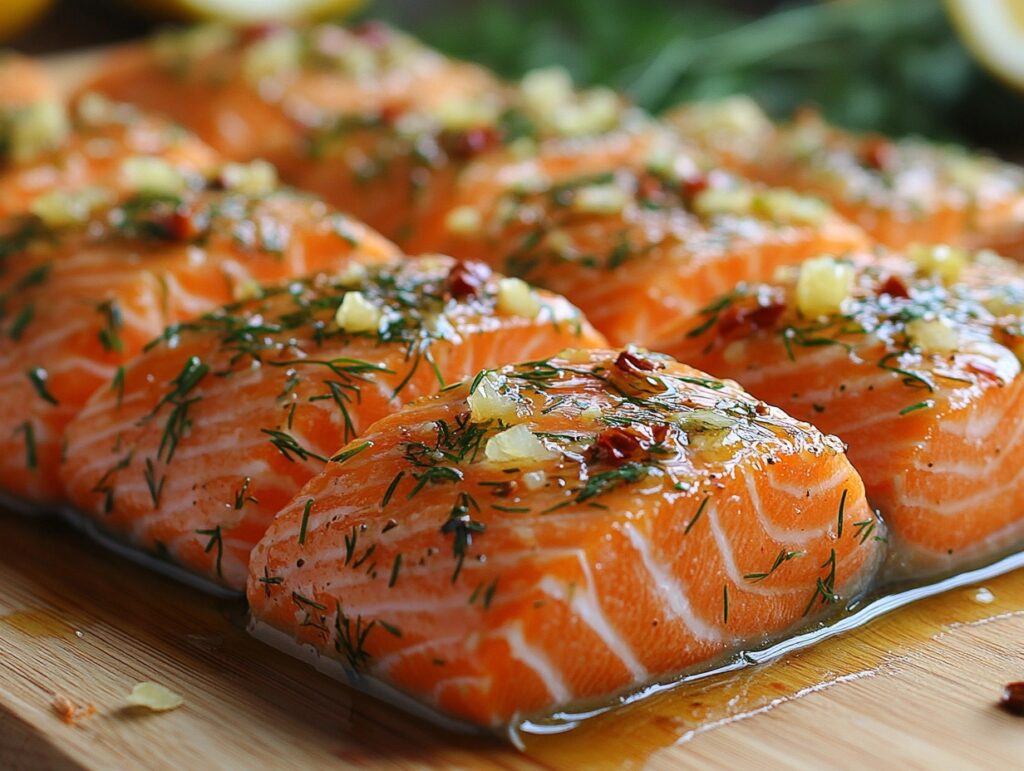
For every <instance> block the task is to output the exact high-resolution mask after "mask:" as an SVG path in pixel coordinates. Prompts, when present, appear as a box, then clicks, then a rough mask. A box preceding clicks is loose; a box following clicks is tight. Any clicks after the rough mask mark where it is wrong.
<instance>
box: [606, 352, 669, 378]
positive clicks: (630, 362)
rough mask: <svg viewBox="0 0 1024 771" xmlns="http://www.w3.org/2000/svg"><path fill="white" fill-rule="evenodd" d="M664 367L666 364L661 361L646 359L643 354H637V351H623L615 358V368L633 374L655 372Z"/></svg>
mask: <svg viewBox="0 0 1024 771" xmlns="http://www.w3.org/2000/svg"><path fill="white" fill-rule="evenodd" d="M664 367H665V365H664V364H662V363H661V362H660V361H651V360H650V359H645V358H643V357H642V356H637V355H636V354H635V353H631V352H630V351H622V352H621V353H620V354H619V355H618V356H617V357H616V358H615V368H616V369H619V370H622V371H623V372H626V373H628V374H631V375H637V374H642V373H644V372H653V371H654V370H656V369H663V368H664Z"/></svg>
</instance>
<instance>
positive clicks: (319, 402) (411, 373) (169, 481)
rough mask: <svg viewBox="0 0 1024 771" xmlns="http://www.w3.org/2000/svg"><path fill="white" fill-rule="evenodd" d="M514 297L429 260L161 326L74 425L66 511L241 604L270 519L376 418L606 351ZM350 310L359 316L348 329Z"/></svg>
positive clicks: (588, 334) (552, 310) (567, 312)
mask: <svg viewBox="0 0 1024 771" xmlns="http://www.w3.org/2000/svg"><path fill="white" fill-rule="evenodd" d="M516 283H518V282H513V285H515V284H516ZM508 287H509V283H508V282H507V281H506V282H504V283H502V280H501V279H500V277H497V276H493V275H491V273H490V271H489V270H488V269H487V268H486V266H484V265H482V264H469V263H461V262H455V261H454V260H452V259H450V258H443V257H429V258H422V259H420V260H414V261H410V262H408V263H407V264H405V265H404V266H402V267H401V268H396V267H377V268H372V269H370V271H369V273H364V274H361V275H355V276H353V277H350V278H348V279H346V280H344V281H343V282H342V283H338V281H325V280H317V281H303V282H295V283H293V284H291V285H289V286H288V287H287V288H281V289H278V290H273V291H271V292H270V293H269V294H268V295H267V296H266V297H265V298H263V299H259V300H252V301H249V302H246V303H243V304H241V305H234V306H229V307H228V308H226V309H224V310H220V311H215V312H213V313H211V314H209V315H207V316H204V317H203V318H202V319H200V320H199V321H195V322H187V323H184V324H179V325H176V326H174V327H171V328H170V329H168V331H167V332H166V333H165V334H164V337H163V340H162V341H161V342H160V343H158V344H157V345H155V346H154V347H152V348H151V349H150V350H148V351H147V352H146V353H144V354H142V355H141V356H140V357H139V358H137V359H135V360H134V361H133V362H132V363H131V364H130V365H128V367H127V368H126V369H125V371H124V377H123V381H122V387H121V388H119V389H118V390H117V391H116V392H115V391H114V390H112V389H101V390H100V391H98V392H97V393H96V394H95V395H94V396H93V398H92V399H91V400H90V402H89V403H88V405H87V406H86V407H85V408H84V409H83V410H82V412H81V413H80V414H79V416H78V418H76V420H74V421H73V422H72V423H71V425H70V426H69V427H68V430H67V445H68V447H67V460H66V462H65V464H64V466H63V478H64V482H65V487H66V490H67V492H68V497H69V499H70V500H71V501H72V502H73V503H74V504H75V505H76V506H77V507H78V509H79V510H81V511H84V512H87V513H88V514H89V515H91V516H92V517H94V518H95V519H96V520H97V521H98V522H100V523H101V524H102V526H103V527H104V528H106V529H107V530H108V531H111V532H113V533H114V534H115V535H117V536H119V537H121V538H122V539H123V540H126V541H129V542H131V543H132V544H134V545H137V546H140V547H142V548H145V549H147V550H149V551H150V552H155V553H157V554H160V555H163V556H166V557H168V558H169V559H172V560H174V561H176V562H178V563H180V564H182V565H184V566H185V567H187V568H188V569H189V570H192V571H194V572H196V573H199V574H201V575H204V576H205V577H207V578H210V579H212V580H214V581H217V582H220V583H222V584H224V585H226V586H228V587H230V588H234V589H238V590H239V591H244V589H245V579H246V574H247V568H248V563H249V552H250V550H251V549H252V547H253V545H254V544H255V543H256V541H257V540H259V538H260V537H261V536H262V535H263V533H264V531H265V530H266V527H267V525H268V523H269V522H270V520H271V519H272V518H273V516H274V514H275V513H276V512H277V511H278V510H279V509H280V508H281V507H282V506H284V505H285V504H286V503H287V502H288V501H289V500H291V498H292V496H294V495H295V493H296V492H297V491H298V490H299V489H300V488H301V487H302V485H303V484H304V483H305V482H306V481H307V480H308V479H309V478H310V477H312V476H313V475H315V474H316V473H318V472H319V471H320V470H321V469H322V468H323V465H324V463H325V461H326V460H327V459H328V458H330V457H332V456H333V455H334V454H335V453H336V452H337V451H338V450H339V448H341V447H342V446H343V445H345V444H346V443H347V442H348V441H350V440H351V439H353V438H355V437H356V436H358V435H359V434H360V433H362V432H363V431H364V430H366V428H367V427H368V426H369V425H370V424H372V423H373V422H374V421H376V420H378V419H379V418H382V417H384V416H385V415H388V414H390V413H391V412H394V411H395V410H396V409H398V407H399V406H400V405H401V404H403V403H405V402H407V401H410V400H412V399H415V398H417V397H419V396H422V395H425V394H431V393H434V392H436V391H437V390H438V389H439V388H442V387H444V386H445V385H446V384H447V383H450V382H454V381H458V380H460V379H462V378H464V377H466V376H468V375H472V374H473V373H474V372H476V371H477V370H478V369H480V368H481V367H489V366H497V365H499V364H501V363H502V362H505V361H508V360H509V359H510V358H514V357H516V356H522V355H533V356H550V355H552V354H553V353H557V352H558V351H560V350H562V349H563V348H565V347H566V346H570V345H574V346H578V345H590V346H594V345H601V344H603V339H602V338H601V337H600V336H599V335H597V333H596V332H594V331H593V330H591V329H590V328H589V326H588V325H587V324H586V322H585V321H584V320H583V319H582V317H581V316H580V314H579V312H578V311H577V310H576V309H575V308H573V307H572V306H571V305H569V304H568V303H567V302H566V301H565V300H563V299H562V298H560V297H557V296H554V295H551V294H549V293H546V292H541V293H539V294H535V295H528V297H529V300H528V302H527V303H526V304H525V305H524V306H523V307H522V308H518V307H516V306H515V305H514V304H513V305H512V306H509V302H508V298H507V295H508ZM350 301H358V303H359V305H358V307H359V308H361V309H363V310H364V311H365V312H367V313H368V314H369V316H368V318H367V319H366V322H367V323H365V324H356V325H355V328H354V329H353V325H354V321H353V319H352V318H349V316H351V312H352V311H351V308H353V307H357V306H356V305H354V304H353V302H350ZM339 307H340V308H341V311H339ZM367 307H368V308H369V310H366V309H367ZM379 313H383V314H384V315H382V316H380V317H379V318H375V316H376V315H377V314H379ZM336 314H338V315H337V318H336ZM183 383H185V384H187V386H188V387H187V388H185V386H183V385H182V384H183ZM180 405H186V406H184V407H182V406H180ZM183 410H187V425H188V428H187V429H186V430H178V427H179V426H181V425H184V422H185V420H186V418H185V416H184V415H183Z"/></svg>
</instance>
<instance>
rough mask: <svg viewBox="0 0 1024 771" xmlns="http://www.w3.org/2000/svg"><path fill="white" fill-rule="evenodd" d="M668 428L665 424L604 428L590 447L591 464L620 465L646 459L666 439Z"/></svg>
mask: <svg viewBox="0 0 1024 771" xmlns="http://www.w3.org/2000/svg"><path fill="white" fill-rule="evenodd" d="M668 432H669V427H668V426H667V425H665V424H661V425H657V426H653V427H651V428H648V427H646V426H625V427H619V426H612V427H611V428H606V429H605V430H604V431H602V432H601V433H600V434H598V435H597V438H596V439H595V440H594V443H593V444H592V445H590V448H589V454H590V460H591V461H592V462H604V463H611V464H613V465H621V464H623V463H626V462H627V461H634V460H643V459H645V458H646V457H648V455H649V452H650V449H651V447H652V446H654V445H657V444H662V443H663V442H664V441H665V439H667V438H668Z"/></svg>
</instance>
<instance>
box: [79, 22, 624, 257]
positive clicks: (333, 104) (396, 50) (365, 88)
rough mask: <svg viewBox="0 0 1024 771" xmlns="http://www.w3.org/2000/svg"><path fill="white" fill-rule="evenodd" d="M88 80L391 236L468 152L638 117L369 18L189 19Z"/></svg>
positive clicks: (615, 100) (595, 95) (439, 200)
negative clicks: (296, 25)
mask: <svg viewBox="0 0 1024 771" xmlns="http://www.w3.org/2000/svg"><path fill="white" fill-rule="evenodd" d="M204 36H205V37H204ZM211 36H212V37H211ZM217 36H219V37H217ZM204 40H205V42H203V41H204ZM197 41H198V42H197ZM200 43H202V45H200ZM175 46H176V48H175ZM182 61H187V64H185V65H183V64H182ZM88 87H89V88H92V89H97V90H100V91H102V92H104V93H107V94H110V95H113V96H114V97H116V98H118V99H125V100H128V101H132V102H134V103H137V104H140V105H143V106H145V107H146V108H147V109H152V110H156V111H158V112H162V113H164V114H167V115H170V116H172V117H173V118H174V119H175V120H177V121H179V122H181V123H182V124H183V125H186V126H188V127H189V128H191V129H193V130H194V131H196V132H197V133H198V134H199V135H200V136H202V137H203V138H204V139H206V140H207V141H209V142H210V143H211V144H212V145H213V146H214V147H216V148H217V149H218V150H220V151H221V152H222V153H224V154H225V156H227V157H233V158H243V159H248V158H254V157H264V158H268V159H270V160H271V161H273V162H274V163H275V164H276V165H277V167H278V168H279V169H280V171H281V174H282V177H283V178H284V179H285V180H287V181H288V182H289V183H290V184H293V185H295V186H296V187H299V188H302V189H304V190H309V191H311V192H314V193H316V194H318V195H320V196H322V197H323V198H324V199H325V200H327V201H328V202H330V203H333V204H334V205H336V206H338V207H340V208H342V209H344V210H346V211H348V212H350V213H352V214H353V215H354V216H356V217H358V218H359V219H361V220H363V221H364V222H366V223H368V224H369V225H371V226H372V227H375V228H377V229H378V230H379V231H381V232H382V233H384V234H385V235H387V236H388V237H390V238H393V239H395V240H396V241H398V242H399V243H402V244H404V242H405V239H406V238H408V237H409V236H410V235H411V233H413V232H415V231H416V230H417V229H418V228H419V227H420V223H421V222H422V221H424V220H429V219H430V216H431V213H433V212H436V211H438V210H439V209H440V207H442V206H443V205H444V203H445V202H446V199H447V196H448V195H449V194H450V191H451V187H452V185H453V184H454V180H455V179H456V178H457V177H458V175H459V173H460V171H461V170H462V169H463V168H464V166H465V165H466V164H467V163H468V162H469V161H470V160H472V159H473V158H475V157H477V156H479V155H487V154H489V153H492V152H500V151H501V150H502V149H503V148H505V147H509V146H514V147H516V148H519V149H522V148H523V147H525V146H528V145H529V144H531V143H533V142H536V141H540V140H542V139H543V138H547V137H567V136H574V137H575V136H581V135H587V134H594V133H601V132H604V131H608V130H610V129H612V128H615V127H621V126H622V125H624V124H626V123H630V122H633V121H639V120H642V119H643V117H642V116H641V115H640V113H639V111H637V110H635V109H632V108H629V107H628V106H627V104H626V103H625V101H624V100H623V99H622V98H621V97H620V96H618V95H616V94H615V93H614V92H612V91H610V90H609V89H606V88H595V89H588V90H578V89H575V88H574V86H573V84H572V81H571V79H570V77H569V76H568V74H567V73H565V72H564V71H562V70H559V69H557V68H551V69H545V70H538V71H534V72H531V73H529V74H527V75H526V76H525V77H524V78H523V79H522V81H521V82H519V83H504V82H502V81H500V80H499V79H498V78H497V77H495V76H493V75H491V74H490V73H488V72H486V71H485V70H483V69H482V68H479V67H476V66H473V65H470V64H467V63H463V62H457V61H453V60H450V59H447V58H445V57H443V56H441V55H440V54H438V53H437V52H435V51H431V50H430V49H428V48H426V47H425V46H423V45H422V44H420V43H417V42H415V41H413V40H412V39H410V38H408V37H407V36H405V35H403V34H401V33H397V32H395V31H393V30H390V29H388V28H386V27H383V26H381V25H379V24H375V25H370V26H365V27H356V28H352V29H345V28H343V27H339V26H336V25H320V26H316V27H313V28H309V29H300V30H295V29H288V28H279V29H276V30H269V31H264V32H260V33H256V32H254V31H251V30H250V31H246V30H238V31H234V32H232V31H226V30H224V29H222V28H213V29H207V30H206V31H205V32H204V31H202V28H200V29H199V30H195V31H193V32H190V33H187V34H186V35H185V36H183V37H181V36H179V37H178V38H166V37H163V38H160V39H158V40H156V41H154V42H153V43H150V44H148V45H146V46H136V47H135V48H133V49H130V50H128V51H123V52H120V53H118V54H116V55H115V56H114V57H113V58H112V59H111V60H110V62H109V63H108V65H107V66H106V67H105V68H104V71H103V73H102V74H101V75H100V77H99V78H98V79H97V80H96V81H95V82H93V83H91V84H89V86H88ZM197 103H200V104H202V105H203V107H202V108H200V109H197V108H196V104H197Z"/></svg>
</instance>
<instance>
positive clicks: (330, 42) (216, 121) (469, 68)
mask: <svg viewBox="0 0 1024 771" xmlns="http://www.w3.org/2000/svg"><path fill="white" fill-rule="evenodd" d="M495 88H496V79H495V78H494V76H492V75H491V74H489V73H488V72H487V71H486V70H484V69H483V68H481V67H478V66H476V65H473V64H468V63H464V62H457V61H454V60H451V59H449V58H447V57H445V56H442V55H441V54H440V53H438V52H436V51H434V50H432V49H430V48H428V47H426V46H424V45H423V44H421V43H419V42H418V41H416V40H414V39H412V38H411V37H409V36H408V35H405V34H403V33H401V32H398V31H396V30H393V29H390V28H389V27H387V26H385V25H383V24H379V23H367V24H363V25H359V26H356V27H352V28H346V27H344V26H340V25H337V24H327V23H325V24H318V25H314V26H310V27H301V28H290V27H259V28H238V29H234V28H230V27H227V26H223V25H216V24H211V25H199V26H195V27H191V28H189V29H185V30H182V31H179V32H170V33H164V34H162V35H160V36H158V37H155V38H153V39H151V40H150V41H147V42H143V43H139V44H134V45H129V46H125V47H123V48H121V49H118V50H116V51H115V52H113V53H112V54H111V55H110V57H109V58H108V60H107V61H106V62H105V63H104V64H103V65H101V69H100V73H99V75H98V76H97V77H96V78H95V79H94V80H93V81H91V82H89V83H88V84H87V85H86V86H85V91H97V92H99V93H103V94H106V95H108V96H110V97H112V98H114V99H116V100H118V101H124V102H130V103H132V104H137V105H139V106H140V107H142V108H144V109H146V110H151V111H154V112H157V113H160V114H163V115H165V116H167V117H170V118H171V119H172V120H174V121H175V122H177V123H180V124H181V125H183V126H186V127H187V128H189V129H191V130H192V131H194V132H195V133H196V134H198V135H199V136H200V137H201V138H202V139H204V140H205V141H207V142H208V143H209V144H210V145H212V146H213V147H214V148H215V149H217V150H218V151H220V152H221V153H223V154H224V155H225V156H226V157H229V158H233V159H236V160H252V159H255V158H265V159H267V160H270V161H272V162H274V163H277V164H278V165H280V166H281V167H282V170H284V169H286V168H287V167H288V165H289V162H294V161H295V160H296V159H297V158H301V159H303V160H304V161H305V162H307V163H309V162H315V154H316V149H317V148H316V147H315V146H314V143H313V142H312V140H313V139H314V137H316V136H325V135H329V134H330V133H331V132H341V131H344V130H346V129H347V128H348V127H349V126H350V125H353V124H358V123H360V122H366V123H372V122H373V121H374V120H376V119H377V118H378V117H379V116H381V115H386V114H390V113H394V112H396V111H401V110H405V109H411V108H417V109H429V108H430V107H431V106H434V105H442V104H445V103H446V102H448V101H449V100H451V99H460V100H469V99H476V98H481V99H484V98H486V95H487V94H488V92H490V91H492V90H493V89H495Z"/></svg>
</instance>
